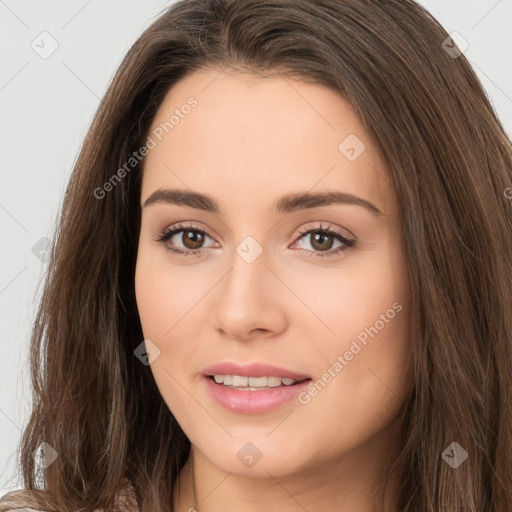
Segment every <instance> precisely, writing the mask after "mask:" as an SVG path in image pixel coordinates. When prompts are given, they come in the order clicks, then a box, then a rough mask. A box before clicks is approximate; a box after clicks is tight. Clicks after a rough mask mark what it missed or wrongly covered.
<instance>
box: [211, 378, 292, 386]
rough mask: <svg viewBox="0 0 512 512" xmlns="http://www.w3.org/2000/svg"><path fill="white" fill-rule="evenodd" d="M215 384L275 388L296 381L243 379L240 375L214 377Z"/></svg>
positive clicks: (287, 379)
mask: <svg viewBox="0 0 512 512" xmlns="http://www.w3.org/2000/svg"><path fill="white" fill-rule="evenodd" d="M213 378H214V380H215V382H216V383H217V384H224V386H230V387H234V388H236V387H239V388H246V387H248V389H251V388H253V389H254V388H255V389H263V388H277V387H279V386H283V385H284V386H291V385H292V384H295V383H296V382H297V381H296V380H295V379H290V378H288V377H282V378H281V377H244V376H241V375H214V377H213Z"/></svg>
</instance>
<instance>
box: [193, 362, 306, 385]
mask: <svg viewBox="0 0 512 512" xmlns="http://www.w3.org/2000/svg"><path fill="white" fill-rule="evenodd" d="M203 374H204V375H206V376H207V377H211V376H213V375H240V376H241V377H284V378H289V379H295V380H304V379H309V378H310V377H309V375H305V374H301V373H296V372H292V371H291V370H287V369H286V368H279V367H278V366H274V365H271V364H266V363H251V364H246V365H240V364H238V363H234V362H229V361H226V362H223V363H219V364H215V365H213V366H209V367H208V368H206V369H205V370H204V372H203Z"/></svg>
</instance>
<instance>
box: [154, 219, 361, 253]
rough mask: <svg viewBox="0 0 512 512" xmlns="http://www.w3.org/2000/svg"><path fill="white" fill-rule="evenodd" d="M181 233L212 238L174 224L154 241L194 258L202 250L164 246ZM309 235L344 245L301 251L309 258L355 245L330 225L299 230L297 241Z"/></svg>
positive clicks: (186, 226) (197, 229)
mask: <svg viewBox="0 0 512 512" xmlns="http://www.w3.org/2000/svg"><path fill="white" fill-rule="evenodd" d="M181 231H192V232H195V233H199V234H201V235H203V236H205V235H206V236H208V237H209V238H212V239H213V237H211V236H210V235H209V234H208V233H207V232H206V231H204V230H203V229H199V228H196V227H194V226H192V225H186V224H176V225H174V226H171V227H170V228H167V229H165V230H164V231H162V232H161V233H160V235H159V236H158V238H156V239H155V240H156V241H157V242H161V243H163V244H165V246H166V249H167V250H169V251H171V252H173V253H175V254H180V255H182V256H194V255H199V254H201V251H202V249H190V250H187V251H184V250H182V249H177V248H176V247H170V246H169V245H167V244H166V242H167V241H168V240H169V239H170V238H172V237H173V236H174V235H175V234H177V233H180V232H181ZM310 233H322V234H327V235H333V236H335V237H336V238H337V239H338V240H339V241H340V242H342V243H343V244H344V245H342V246H340V247H338V248H337V249H334V250H332V249H331V250H329V251H323V252H322V251H310V250H308V249H303V250H305V251H306V252H309V253H311V252H312V253H314V254H315V255H314V256H308V257H309V258H317V257H318V258H324V257H330V256H336V255H337V254H339V253H341V252H344V251H347V250H348V249H351V248H352V247H353V246H354V244H355V240H352V239H350V238H346V237H345V236H344V235H342V233H341V232H340V231H339V230H337V229H336V228H332V227H331V226H330V225H328V226H327V227H323V226H322V225H321V224H320V226H319V227H315V228H308V229H304V230H302V231H300V230H299V234H300V236H299V237H298V238H297V240H299V239H301V238H305V237H306V235H309V234H310Z"/></svg>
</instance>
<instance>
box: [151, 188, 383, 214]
mask: <svg viewBox="0 0 512 512" xmlns="http://www.w3.org/2000/svg"><path fill="white" fill-rule="evenodd" d="M156 203H165V204H174V205H178V206H187V207H189V208H195V209H197V210H203V211H206V212H212V213H220V208H219V205H218V203H217V202H216V201H215V200H214V199H213V198H212V197H210V196H208V195H206V194H201V193H199V192H192V191H190V190H178V189H173V190H170V189H158V190H155V191H154V192H153V193H152V194H151V195H150V196H149V197H148V198H147V199H146V201H145V202H144V204H143V205H142V208H145V207H147V206H150V205H152V204H156ZM332 204H347V205H356V206H362V207H363V208H366V209H367V210H368V211H369V212H371V213H372V214H373V215H374V216H379V215H382V212H381V211H380V210H379V209H378V208H377V207H376V206H375V205H374V204H373V203H371V202H370V201H368V200H366V199H362V198H360V197H357V196H354V195H352V194H347V193H345V192H315V193H311V192H303V193H299V194H289V195H286V196H283V197H281V198H280V199H278V200H277V201H276V202H275V203H274V204H273V205H272V207H271V209H270V211H271V212H272V213H278V214H279V213H290V212H295V211H300V210H306V209H309V208H317V207H319V206H329V205H332Z"/></svg>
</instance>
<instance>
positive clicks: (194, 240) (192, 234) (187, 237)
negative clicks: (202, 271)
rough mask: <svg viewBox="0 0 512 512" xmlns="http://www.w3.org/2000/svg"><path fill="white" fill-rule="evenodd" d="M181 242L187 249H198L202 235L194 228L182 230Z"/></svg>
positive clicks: (202, 238) (201, 242)
mask: <svg viewBox="0 0 512 512" xmlns="http://www.w3.org/2000/svg"><path fill="white" fill-rule="evenodd" d="M181 242H182V244H183V245H184V246H185V247H186V248H187V249H191V250H193V249H199V248H201V245H202V244H203V242H204V235H203V234H202V233H200V232H198V231H195V230H188V231H183V235H182V236H181Z"/></svg>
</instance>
